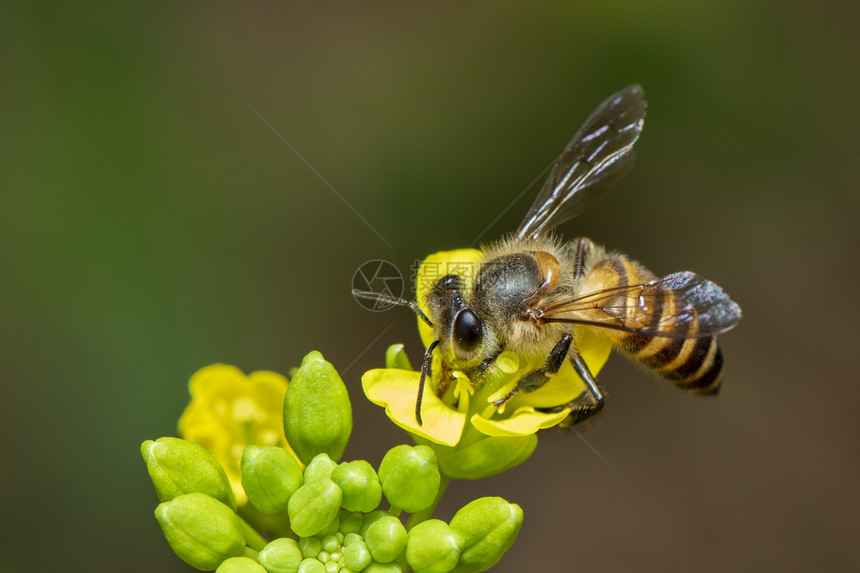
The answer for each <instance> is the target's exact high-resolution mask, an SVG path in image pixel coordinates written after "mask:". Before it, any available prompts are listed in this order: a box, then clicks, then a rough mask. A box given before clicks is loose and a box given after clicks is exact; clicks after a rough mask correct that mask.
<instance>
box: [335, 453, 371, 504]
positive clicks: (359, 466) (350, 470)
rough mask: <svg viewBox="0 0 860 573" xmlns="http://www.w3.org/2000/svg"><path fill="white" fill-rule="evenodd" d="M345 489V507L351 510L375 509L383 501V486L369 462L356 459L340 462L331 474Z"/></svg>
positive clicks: (342, 488) (341, 487)
mask: <svg viewBox="0 0 860 573" xmlns="http://www.w3.org/2000/svg"><path fill="white" fill-rule="evenodd" d="M331 479H332V481H333V482H334V483H336V484H337V485H338V486H340V489H341V490H342V491H343V508H344V509H346V510H349V511H364V512H368V511H373V510H374V509H376V508H377V507H379V502H381V501H382V486H381V485H379V478H378V477H377V475H376V472H375V471H374V469H373V466H371V465H370V464H369V463H367V462H366V461H364V460H356V461H354V462H347V463H343V464H340V465H339V466H337V468H335V470H334V471H333V472H332V474H331Z"/></svg>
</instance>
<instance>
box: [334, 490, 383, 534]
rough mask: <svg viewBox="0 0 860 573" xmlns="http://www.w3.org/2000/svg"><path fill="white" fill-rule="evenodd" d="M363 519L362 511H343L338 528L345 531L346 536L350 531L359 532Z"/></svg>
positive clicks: (342, 531)
mask: <svg viewBox="0 0 860 573" xmlns="http://www.w3.org/2000/svg"><path fill="white" fill-rule="evenodd" d="M380 491H381V490H380ZM344 495H345V494H344ZM361 520H362V517H361V513H359V512H357V511H346V512H341V513H340V526H339V527H338V528H337V530H338V531H340V532H341V533H343V535H344V536H346V535H347V534H349V533H358V532H359V530H360V529H361Z"/></svg>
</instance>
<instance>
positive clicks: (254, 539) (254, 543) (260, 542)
mask: <svg viewBox="0 0 860 573" xmlns="http://www.w3.org/2000/svg"><path fill="white" fill-rule="evenodd" d="M236 517H238V518H239V523H240V524H241V525H242V535H244V537H245V543H247V544H248V547H250V548H251V549H255V550H257V551H260V550H262V549H263V547H265V546H266V540H265V539H263V536H262V535H260V534H259V533H257V530H256V529H254V528H253V527H251V526H250V525H248V522H247V521H245V520H244V519H243V518H242V517H241V516H239V515H237V516H236Z"/></svg>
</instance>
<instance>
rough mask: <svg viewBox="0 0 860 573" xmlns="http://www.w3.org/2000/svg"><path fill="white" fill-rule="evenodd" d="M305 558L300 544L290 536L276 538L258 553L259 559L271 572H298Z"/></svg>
mask: <svg viewBox="0 0 860 573" xmlns="http://www.w3.org/2000/svg"><path fill="white" fill-rule="evenodd" d="M303 559H304V557H302V551H301V549H299V544H298V543H296V541H295V540H294V539H290V538H289V537H281V538H280V539H275V540H274V541H272V542H271V543H269V544H268V545H266V546H265V547H263V549H262V550H261V551H260V553H258V554H257V561H259V562H260V565H262V566H263V567H265V568H266V571H268V572H269V573H296V571H298V569H299V564H300V563H301V562H302V560H303Z"/></svg>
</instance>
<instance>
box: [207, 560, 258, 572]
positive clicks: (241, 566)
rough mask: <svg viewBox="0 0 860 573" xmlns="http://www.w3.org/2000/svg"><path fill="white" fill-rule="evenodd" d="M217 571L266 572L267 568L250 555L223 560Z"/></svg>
mask: <svg viewBox="0 0 860 573" xmlns="http://www.w3.org/2000/svg"><path fill="white" fill-rule="evenodd" d="M215 573H266V569H265V568H264V567H263V566H262V565H260V564H259V563H257V562H256V561H254V560H253V559H251V558H250V557H231V558H230V559H227V560H225V561H223V562H222V563H221V565H219V566H218V569H216V570H215Z"/></svg>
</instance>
